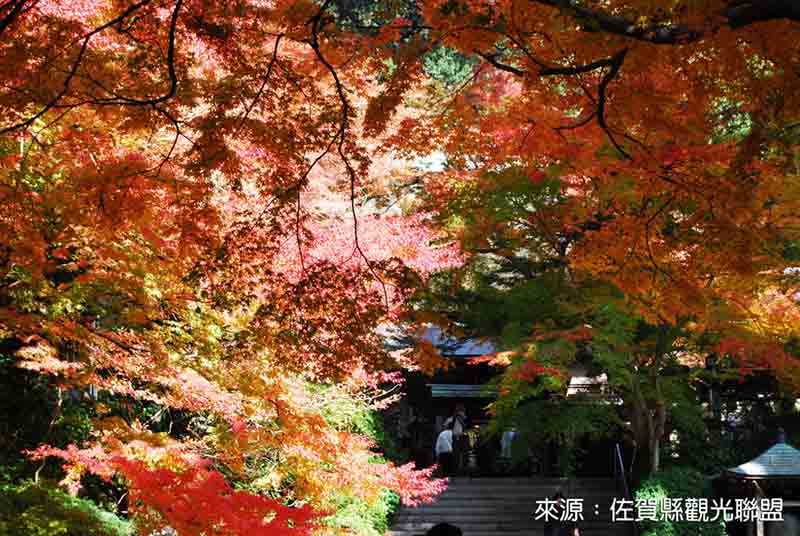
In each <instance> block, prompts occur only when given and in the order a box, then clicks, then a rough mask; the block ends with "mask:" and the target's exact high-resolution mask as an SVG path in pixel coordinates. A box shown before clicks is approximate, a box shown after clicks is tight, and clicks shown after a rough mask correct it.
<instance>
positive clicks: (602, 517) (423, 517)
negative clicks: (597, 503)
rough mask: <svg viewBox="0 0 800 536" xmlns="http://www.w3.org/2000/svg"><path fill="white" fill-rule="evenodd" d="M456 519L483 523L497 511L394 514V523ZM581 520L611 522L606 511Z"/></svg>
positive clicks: (513, 514)
mask: <svg viewBox="0 0 800 536" xmlns="http://www.w3.org/2000/svg"><path fill="white" fill-rule="evenodd" d="M500 515H502V518H503V519H514V520H520V521H530V520H532V519H533V518H534V517H535V516H534V512H533V510H526V511H507V510H503V511H502V514H500ZM444 517H447V518H458V519H463V520H464V521H483V520H487V519H493V518H497V517H499V516H498V510H491V511H486V510H477V511H475V510H472V509H470V510H469V511H465V510H460V511H459V510H433V511H429V512H413V513H404V512H400V513H398V514H395V517H394V523H396V524H399V523H417V522H423V521H430V520H435V519H441V518H444ZM583 518H584V519H585V520H587V521H611V512H610V511H608V510H600V511H599V512H598V514H597V515H595V513H594V511H587V510H584V512H583Z"/></svg>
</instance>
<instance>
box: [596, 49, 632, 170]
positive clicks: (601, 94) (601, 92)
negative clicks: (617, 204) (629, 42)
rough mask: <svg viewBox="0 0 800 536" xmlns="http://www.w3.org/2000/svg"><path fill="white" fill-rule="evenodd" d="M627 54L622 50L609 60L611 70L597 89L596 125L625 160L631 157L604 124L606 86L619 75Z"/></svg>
mask: <svg viewBox="0 0 800 536" xmlns="http://www.w3.org/2000/svg"><path fill="white" fill-rule="evenodd" d="M627 53H628V49H627V48H623V49H622V50H620V51H619V52H617V53H616V54H614V56H612V58H611V69H609V71H608V72H607V73H606V74H605V75H604V76H603V79H602V80H601V81H600V85H599V86H598V88H597V124H598V125H600V128H602V129H603V131H604V132H605V133H606V135H607V136H608V139H610V140H611V143H613V144H614V147H616V149H617V151H619V153H620V154H621V155H622V156H623V157H624V158H626V159H628V160H631V159H632V158H631V156H630V155H629V154H628V153H627V152H625V150H624V149H623V148H622V146H621V145H620V144H619V143H618V142H617V140H616V139H615V138H614V135H613V134H612V133H611V131H610V130H609V128H608V124H607V123H606V115H605V114H606V101H607V97H606V89H607V88H608V84H609V83H610V82H611V81H612V80H613V79H614V77H615V76H617V74H618V73H619V70H620V67H622V62H623V61H625V54H627Z"/></svg>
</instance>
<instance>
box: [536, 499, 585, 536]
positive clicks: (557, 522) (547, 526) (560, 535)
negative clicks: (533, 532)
mask: <svg viewBox="0 0 800 536" xmlns="http://www.w3.org/2000/svg"><path fill="white" fill-rule="evenodd" d="M552 500H553V501H555V503H556V505H555V511H554V512H553V514H554V515H553V517H550V518H549V519H547V521H545V523H544V536H580V530H579V529H578V524H577V523H576V522H575V521H569V520H566V519H564V517H565V516H564V512H565V511H566V505H567V500H566V498H565V497H564V494H563V493H561V492H560V491H557V492H556V493H555V495H553V497H552Z"/></svg>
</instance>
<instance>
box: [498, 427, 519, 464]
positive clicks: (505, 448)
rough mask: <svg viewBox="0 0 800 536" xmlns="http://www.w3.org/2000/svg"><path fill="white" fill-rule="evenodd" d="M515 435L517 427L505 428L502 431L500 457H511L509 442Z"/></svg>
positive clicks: (512, 440)
mask: <svg viewBox="0 0 800 536" xmlns="http://www.w3.org/2000/svg"><path fill="white" fill-rule="evenodd" d="M516 437H517V429H516V428H512V429H511V430H506V431H505V432H503V436H502V439H501V440H500V457H501V458H511V444H512V443H513V442H514V438H516Z"/></svg>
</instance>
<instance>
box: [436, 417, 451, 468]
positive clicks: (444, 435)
mask: <svg viewBox="0 0 800 536" xmlns="http://www.w3.org/2000/svg"><path fill="white" fill-rule="evenodd" d="M435 450H436V460H437V462H438V463H439V469H440V470H441V472H442V476H451V475H452V474H453V423H452V422H451V423H448V424H447V425H445V427H444V430H442V431H441V432H439V437H438V438H436V448H435Z"/></svg>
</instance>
